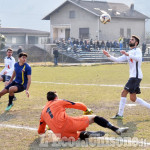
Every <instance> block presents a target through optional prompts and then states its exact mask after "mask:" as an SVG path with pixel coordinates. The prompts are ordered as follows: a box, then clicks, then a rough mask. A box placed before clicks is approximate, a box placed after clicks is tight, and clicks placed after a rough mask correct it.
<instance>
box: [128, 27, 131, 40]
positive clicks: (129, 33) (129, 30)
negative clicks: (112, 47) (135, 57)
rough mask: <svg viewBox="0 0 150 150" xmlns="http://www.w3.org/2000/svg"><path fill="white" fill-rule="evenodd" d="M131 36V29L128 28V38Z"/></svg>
mask: <svg viewBox="0 0 150 150" xmlns="http://www.w3.org/2000/svg"><path fill="white" fill-rule="evenodd" d="M130 37H131V29H129V28H128V29H127V38H130Z"/></svg>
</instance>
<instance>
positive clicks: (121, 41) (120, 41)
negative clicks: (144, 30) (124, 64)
mask: <svg viewBox="0 0 150 150" xmlns="http://www.w3.org/2000/svg"><path fill="white" fill-rule="evenodd" d="M119 48H120V50H122V48H123V37H122V36H120V38H119Z"/></svg>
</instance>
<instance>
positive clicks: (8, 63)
mask: <svg viewBox="0 0 150 150" xmlns="http://www.w3.org/2000/svg"><path fill="white" fill-rule="evenodd" d="M12 54H13V50H12V49H11V48H8V49H7V53H6V55H7V56H6V57H5V58H4V64H5V68H4V69H3V70H2V71H1V72H0V81H3V82H5V86H6V85H8V81H9V80H10V78H11V76H12V74H13V71H14V64H15V58H14V57H13V56H12Z"/></svg>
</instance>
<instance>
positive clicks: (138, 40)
mask: <svg viewBox="0 0 150 150" xmlns="http://www.w3.org/2000/svg"><path fill="white" fill-rule="evenodd" d="M132 37H133V38H135V40H136V42H138V44H137V46H138V45H139V43H140V39H139V38H138V37H137V36H136V35H132Z"/></svg>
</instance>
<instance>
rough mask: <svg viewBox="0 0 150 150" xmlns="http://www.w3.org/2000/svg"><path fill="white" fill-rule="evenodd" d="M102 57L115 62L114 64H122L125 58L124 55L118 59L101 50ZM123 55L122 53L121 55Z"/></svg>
mask: <svg viewBox="0 0 150 150" xmlns="http://www.w3.org/2000/svg"><path fill="white" fill-rule="evenodd" d="M103 53H104V55H106V56H107V57H108V59H110V60H112V61H115V62H122V61H126V60H127V57H126V55H122V56H120V57H118V58H116V57H114V56H111V55H110V54H109V53H108V52H107V51H105V50H103ZM121 53H122V52H121ZM122 54H123V53H122Z"/></svg>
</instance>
